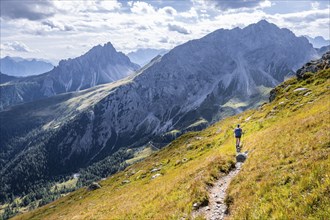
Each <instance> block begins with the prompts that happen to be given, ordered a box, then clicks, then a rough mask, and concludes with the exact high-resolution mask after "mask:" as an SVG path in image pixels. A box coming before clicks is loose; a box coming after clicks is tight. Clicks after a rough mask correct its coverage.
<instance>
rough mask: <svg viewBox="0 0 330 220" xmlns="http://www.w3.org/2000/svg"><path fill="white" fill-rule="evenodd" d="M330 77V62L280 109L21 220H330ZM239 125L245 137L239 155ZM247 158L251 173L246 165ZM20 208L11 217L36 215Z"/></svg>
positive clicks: (190, 138)
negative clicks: (236, 137)
mask: <svg viewBox="0 0 330 220" xmlns="http://www.w3.org/2000/svg"><path fill="white" fill-rule="evenodd" d="M306 67H308V68H307V69H306ZM329 67H330V53H328V54H326V55H325V56H323V58H322V59H320V60H318V61H313V62H312V63H310V62H308V63H306V65H305V66H304V67H303V68H302V71H299V74H302V75H301V77H299V79H297V78H296V77H292V78H290V79H288V80H286V81H285V82H284V83H282V84H280V85H279V86H277V87H276V88H274V91H276V96H275V97H274V99H273V100H272V101H271V102H270V103H264V104H263V105H262V106H260V107H259V108H258V109H254V110H249V111H245V112H243V113H240V114H238V115H235V116H232V117H228V118H226V119H224V120H221V121H219V122H217V123H215V124H213V125H212V126H210V127H208V128H206V129H205V130H203V131H200V132H189V133H187V134H184V135H182V136H181V137H179V138H178V139H176V140H175V141H173V142H171V143H170V144H169V145H168V146H166V147H165V148H163V149H161V150H158V151H157V152H155V153H152V154H151V155H149V156H148V157H146V158H145V159H144V160H143V161H139V162H137V163H135V164H133V165H131V166H129V167H127V168H126V169H125V170H122V171H121V172H118V173H117V174H114V175H111V176H109V177H107V178H104V179H99V181H98V182H95V183H92V184H91V185H89V186H86V187H83V188H80V189H79V190H76V191H75V192H72V193H70V194H68V195H67V196H65V197H63V198H61V199H59V200H57V201H55V202H52V203H51V204H48V205H45V206H43V207H41V208H38V209H37V210H34V211H30V212H27V213H23V214H22V215H18V216H17V217H16V218H14V219H20V220H23V219H27V220H28V219H223V218H222V217H225V219H329V217H330V213H329V210H330V197H329V189H330V181H329V173H330V163H329V159H330V158H329V155H330V148H329V129H330V123H329V115H330V108H329V106H328V105H327V104H325V103H329V95H330V90H329V87H330V80H329V76H330V69H329ZM311 70H313V71H312V72H310V71H311ZM304 71H306V72H305V73H303V72H304ZM314 71H315V72H314ZM236 124H240V125H241V126H242V128H243V130H244V138H243V139H242V142H241V147H242V153H240V154H238V155H237V154H236V149H235V146H234V137H233V129H234V127H235V126H236ZM243 152H244V153H243ZM242 154H244V155H245V159H246V160H245V162H244V164H243V163H242V160H238V159H237V158H240V157H239V156H240V155H242ZM235 156H236V159H235ZM138 158H140V156H139V155H136V159H138ZM98 168H100V167H98ZM79 178H80V177H79ZM74 181H75V179H69V180H67V181H64V182H62V183H61V184H57V188H60V189H61V190H62V189H63V188H64V187H69V186H70V185H72V184H73V183H74ZM50 189H51V190H49V191H52V189H54V187H53V188H50ZM26 197H28V196H25V197H24V198H23V201H24V200H26ZM20 200H22V199H20ZM17 206H18V205H17V204H16V203H15V204H13V205H11V206H10V208H7V209H6V210H7V212H5V213H7V216H10V214H11V212H10V211H11V210H19V211H20V212H26V211H25V210H27V209H29V208H30V207H32V205H28V206H26V205H24V204H23V205H21V207H20V208H19V209H17Z"/></svg>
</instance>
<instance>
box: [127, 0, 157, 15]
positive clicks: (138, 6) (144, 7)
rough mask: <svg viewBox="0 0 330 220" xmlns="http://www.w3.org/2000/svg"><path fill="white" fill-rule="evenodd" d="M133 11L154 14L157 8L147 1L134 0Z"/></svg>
mask: <svg viewBox="0 0 330 220" xmlns="http://www.w3.org/2000/svg"><path fill="white" fill-rule="evenodd" d="M131 11H132V12H133V13H136V14H154V13H156V10H155V8H154V7H153V6H152V5H151V4H149V3H146V2H140V1H137V2H132V3H131Z"/></svg>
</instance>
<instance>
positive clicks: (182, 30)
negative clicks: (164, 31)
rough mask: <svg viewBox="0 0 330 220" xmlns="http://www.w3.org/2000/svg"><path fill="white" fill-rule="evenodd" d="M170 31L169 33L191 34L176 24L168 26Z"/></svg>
mask: <svg viewBox="0 0 330 220" xmlns="http://www.w3.org/2000/svg"><path fill="white" fill-rule="evenodd" d="M167 27H168V30H169V31H176V32H178V33H180V34H190V32H189V31H188V30H187V29H186V28H184V27H181V26H179V25H176V24H168V26H167Z"/></svg>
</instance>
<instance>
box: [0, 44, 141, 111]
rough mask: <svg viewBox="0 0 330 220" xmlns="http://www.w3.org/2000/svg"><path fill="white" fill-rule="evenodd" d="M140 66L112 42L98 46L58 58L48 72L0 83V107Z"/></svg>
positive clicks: (107, 78)
mask: <svg viewBox="0 0 330 220" xmlns="http://www.w3.org/2000/svg"><path fill="white" fill-rule="evenodd" d="M139 68H140V67H139V66H138V65H137V64H134V63H132V62H130V60H129V58H128V57H127V56H125V55H124V54H123V53H120V52H117V51H116V50H115V48H114V47H113V46H112V44H111V43H107V44H105V45H104V46H101V45H98V46H95V47H93V48H92V49H91V50H90V51H88V52H87V53H86V54H84V55H82V56H80V57H77V58H74V59H68V60H61V61H60V62H59V65H58V66H56V67H55V68H54V69H52V70H51V71H49V72H47V73H44V74H41V75H37V76H30V77H25V78H22V79H18V80H15V81H11V82H8V83H6V84H4V85H0V92H1V97H0V110H1V109H5V108H7V107H9V106H11V105H15V104H18V103H24V102H30V101H34V100H38V99H42V98H47V97H51V96H54V95H57V94H61V93H66V92H72V91H79V90H83V89H87V88H90V87H93V86H96V85H100V84H104V83H109V82H114V81H117V80H119V79H122V78H124V77H126V76H128V75H130V74H132V73H134V72H135V71H136V70H138V69H139Z"/></svg>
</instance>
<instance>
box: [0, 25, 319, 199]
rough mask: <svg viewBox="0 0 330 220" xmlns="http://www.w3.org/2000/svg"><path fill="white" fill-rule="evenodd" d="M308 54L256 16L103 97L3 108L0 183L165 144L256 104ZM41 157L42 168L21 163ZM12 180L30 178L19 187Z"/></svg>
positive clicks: (170, 56) (190, 45)
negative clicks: (149, 144) (249, 22)
mask: <svg viewBox="0 0 330 220" xmlns="http://www.w3.org/2000/svg"><path fill="white" fill-rule="evenodd" d="M255 42H257V43H255ZM288 42H289V43H288ZM314 55H315V50H314V49H313V48H312V47H311V45H310V44H309V43H308V42H307V40H306V39H305V38H297V37H296V36H295V35H294V34H293V33H292V32H290V31H289V30H287V29H279V28H278V27H276V26H275V25H273V24H270V23H268V22H266V21H261V22H259V23H257V24H253V25H250V26H248V27H246V28H244V29H239V28H235V29H233V30H218V31H216V32H213V33H211V34H209V35H207V36H205V37H204V38H201V39H199V40H194V41H190V42H187V43H185V44H183V45H181V46H178V47H176V48H174V49H173V50H171V51H170V52H169V53H167V54H166V55H164V56H163V57H156V58H155V59H154V60H153V61H152V62H151V63H150V65H147V66H145V67H144V68H143V69H142V70H140V72H139V73H137V74H136V75H134V76H132V77H131V78H129V79H126V80H123V81H124V82H125V83H121V82H120V83H116V84H110V85H105V86H104V87H102V86H101V87H100V88H104V92H103V93H102V94H106V95H105V96H103V95H102V96H99V95H98V92H95V91H94V90H93V89H91V90H87V91H84V92H82V93H78V97H77V99H74V98H73V99H69V98H70V96H75V94H73V93H72V94H66V95H61V96H55V97H52V98H50V99H44V100H40V101H38V102H33V103H28V104H24V105H20V106H16V107H13V108H12V109H9V110H7V111H2V112H0V119H1V125H0V126H1V127H0V128H1V131H2V133H3V135H2V138H1V139H0V146H1V148H0V165H1V171H0V174H1V175H2V176H3V178H2V179H1V180H2V181H3V182H2V184H3V185H6V187H4V188H2V189H3V190H4V192H6V193H14V195H16V194H18V195H19V194H21V193H22V192H23V191H25V190H28V187H27V186H28V185H29V184H33V182H34V181H37V180H40V179H49V178H50V177H53V176H57V175H63V174H69V173H71V172H76V171H77V170H78V169H79V168H81V167H85V166H87V165H89V164H91V163H93V162H96V161H99V160H102V159H104V158H105V157H106V156H108V155H112V154H113V153H114V152H116V151H118V150H119V149H121V148H123V147H128V148H133V147H140V146H142V145H144V144H146V143H147V142H149V141H153V143H155V144H156V145H157V146H158V147H162V146H164V145H165V144H166V143H168V142H169V141H170V140H172V139H173V138H175V137H177V136H179V135H180V134H183V133H185V132H187V131H191V130H198V129H201V128H205V127H206V126H207V125H209V124H211V123H214V122H215V121H217V120H218V119H220V118H222V117H224V116H227V115H232V114H234V113H237V112H239V111H242V110H244V109H247V108H251V107H253V106H257V105H258V104H259V103H260V102H262V101H264V100H266V99H268V93H267V91H269V89H270V88H271V87H273V86H275V85H276V84H277V83H279V82H280V81H283V80H284V78H285V77H287V76H290V75H292V74H293V70H295V69H296V68H297V67H298V66H299V65H300V63H302V62H305V60H306V59H307V60H309V57H311V56H314ZM80 94H84V95H83V96H81V95H80ZM81 102H83V103H86V104H84V105H82V104H80V103H81ZM81 106H83V107H81ZM58 109H59V110H58ZM17 115H21V117H18V116H17ZM173 134H174V135H173ZM23 155H24V157H23ZM39 157H40V158H42V159H39V160H42V161H43V166H40V164H32V165H31V166H28V165H29V160H26V159H24V158H30V160H32V159H31V158H33V159H34V160H38V159H37V158H39ZM40 167H41V168H40ZM25 168H26V169H31V170H28V171H27V170H25ZM18 174H19V175H18ZM34 174H38V175H40V176H39V177H33V178H30V176H33V175H34ZM18 176H20V178H26V179H27V180H28V181H26V182H25V183H24V184H23V183H17V181H16V179H15V178H18ZM6 193H2V194H6ZM0 195H1V194H0Z"/></svg>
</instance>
